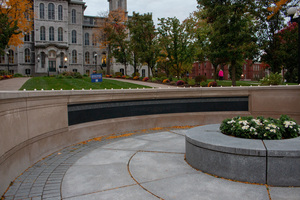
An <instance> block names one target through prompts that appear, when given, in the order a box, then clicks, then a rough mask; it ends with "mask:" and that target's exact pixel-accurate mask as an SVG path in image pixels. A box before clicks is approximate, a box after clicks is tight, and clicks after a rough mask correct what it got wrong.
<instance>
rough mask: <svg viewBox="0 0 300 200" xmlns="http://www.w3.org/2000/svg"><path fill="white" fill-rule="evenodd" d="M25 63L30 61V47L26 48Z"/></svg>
mask: <svg viewBox="0 0 300 200" xmlns="http://www.w3.org/2000/svg"><path fill="white" fill-rule="evenodd" d="M25 63H30V49H25Z"/></svg>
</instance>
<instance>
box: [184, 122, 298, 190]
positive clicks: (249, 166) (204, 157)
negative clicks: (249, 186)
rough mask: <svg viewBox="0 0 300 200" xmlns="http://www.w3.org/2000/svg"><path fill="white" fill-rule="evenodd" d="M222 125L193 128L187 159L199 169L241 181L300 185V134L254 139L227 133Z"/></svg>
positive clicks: (187, 143)
mask: <svg viewBox="0 0 300 200" xmlns="http://www.w3.org/2000/svg"><path fill="white" fill-rule="evenodd" d="M219 128H220V124H214V125H206V126H201V127H196V128H192V129H190V130H189V131H188V133H187V135H186V160H187V162H188V163H189V164H190V165H191V166H193V167H194V168H196V169H199V170H201V171H203V172H207V173H210V174H213V175H216V176H220V177H224V178H228V179H233V180H237V181H243V182H250V183H260V184H268V185H272V186H297V187H298V186H300V179H299V178H298V177H299V176H300V168H299V165H300V137H298V138H294V139H287V140H251V139H242V138H236V137H231V136H228V135H224V134H222V133H221V131H220V130H219Z"/></svg>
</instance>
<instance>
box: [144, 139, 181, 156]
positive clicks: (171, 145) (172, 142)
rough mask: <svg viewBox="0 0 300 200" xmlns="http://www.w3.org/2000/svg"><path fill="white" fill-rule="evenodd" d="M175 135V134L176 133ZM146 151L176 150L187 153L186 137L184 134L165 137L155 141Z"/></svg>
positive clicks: (175, 151) (176, 151)
mask: <svg viewBox="0 0 300 200" xmlns="http://www.w3.org/2000/svg"><path fill="white" fill-rule="evenodd" d="M174 135H175V134H174ZM145 150H146V151H161V152H174V153H183V154H184V153H185V139H184V137H183V136H180V135H177V136H175V137H172V138H170V139H167V140H166V139H165V140H162V141H160V142H153V143H151V144H149V145H148V146H147V147H146V148H145Z"/></svg>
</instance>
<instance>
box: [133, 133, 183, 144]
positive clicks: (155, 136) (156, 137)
mask: <svg viewBox="0 0 300 200" xmlns="http://www.w3.org/2000/svg"><path fill="white" fill-rule="evenodd" d="M177 136H178V135H176V134H174V133H171V132H167V131H166V132H159V133H152V134H146V135H139V136H136V137H134V138H136V139H143V140H150V141H157V142H159V141H162V140H169V139H172V138H176V137H177Z"/></svg>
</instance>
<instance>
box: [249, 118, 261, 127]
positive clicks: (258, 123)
mask: <svg viewBox="0 0 300 200" xmlns="http://www.w3.org/2000/svg"><path fill="white" fill-rule="evenodd" d="M251 121H253V122H255V123H256V124H257V125H259V126H260V125H262V123H261V122H260V120H258V119H252V120H251Z"/></svg>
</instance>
